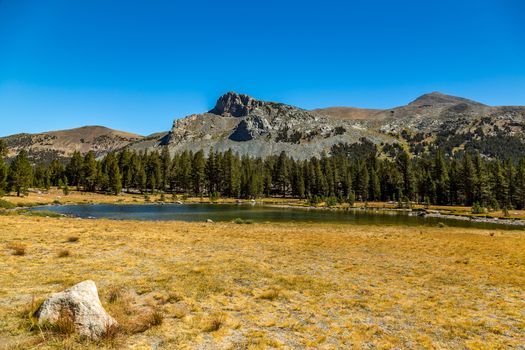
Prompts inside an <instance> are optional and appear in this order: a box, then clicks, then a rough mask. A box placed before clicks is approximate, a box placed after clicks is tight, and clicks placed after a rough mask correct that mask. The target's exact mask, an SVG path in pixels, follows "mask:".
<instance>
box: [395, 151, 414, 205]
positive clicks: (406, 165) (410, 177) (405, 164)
mask: <svg viewBox="0 0 525 350" xmlns="http://www.w3.org/2000/svg"><path fill="white" fill-rule="evenodd" d="M396 160H397V166H398V167H399V171H400V172H401V174H402V176H403V196H405V197H407V198H408V199H409V200H414V199H415V187H416V179H415V176H414V172H413V170H412V164H411V161H410V157H409V155H408V153H407V152H405V151H403V152H401V153H400V154H399V155H398V156H397V159H396Z"/></svg>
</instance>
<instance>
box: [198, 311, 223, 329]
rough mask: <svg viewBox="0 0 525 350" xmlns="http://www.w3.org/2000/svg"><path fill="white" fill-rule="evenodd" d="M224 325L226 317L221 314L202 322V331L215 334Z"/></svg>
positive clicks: (211, 316)
mask: <svg viewBox="0 0 525 350" xmlns="http://www.w3.org/2000/svg"><path fill="white" fill-rule="evenodd" d="M223 324H224V316H223V315H221V314H214V315H210V316H209V317H207V318H206V319H204V320H203V322H202V325H201V327H202V331H203V332H208V333H209V332H215V331H218V330H219V329H220V328H221V326H222V325H223Z"/></svg>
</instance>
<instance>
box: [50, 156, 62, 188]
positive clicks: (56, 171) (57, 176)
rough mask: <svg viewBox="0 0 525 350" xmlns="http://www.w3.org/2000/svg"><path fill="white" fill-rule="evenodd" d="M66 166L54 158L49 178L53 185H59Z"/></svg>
mask: <svg viewBox="0 0 525 350" xmlns="http://www.w3.org/2000/svg"><path fill="white" fill-rule="evenodd" d="M64 173H65V168H64V165H63V164H62V163H60V161H59V160H58V159H53V160H52V161H51V164H50V165H49V178H50V180H51V185H52V186H58V182H59V181H61V180H62V179H63V178H64V175H65V174H64Z"/></svg>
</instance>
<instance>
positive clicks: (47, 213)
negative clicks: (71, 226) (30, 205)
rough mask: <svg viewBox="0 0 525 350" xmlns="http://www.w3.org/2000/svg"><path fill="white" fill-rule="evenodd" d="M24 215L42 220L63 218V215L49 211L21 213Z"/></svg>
mask: <svg viewBox="0 0 525 350" xmlns="http://www.w3.org/2000/svg"><path fill="white" fill-rule="evenodd" d="M22 213H23V214H24V215H28V216H36V217H43V218H61V217H64V215H63V214H59V213H55V212H53V211H49V210H38V211H37V210H35V211H33V210H29V211H24V212H22Z"/></svg>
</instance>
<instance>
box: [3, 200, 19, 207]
mask: <svg viewBox="0 0 525 350" xmlns="http://www.w3.org/2000/svg"><path fill="white" fill-rule="evenodd" d="M0 208H2V209H14V208H16V205H14V204H13V203H11V202H8V201H6V200H3V199H0Z"/></svg>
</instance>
